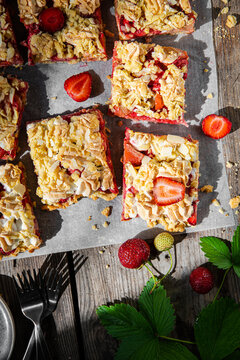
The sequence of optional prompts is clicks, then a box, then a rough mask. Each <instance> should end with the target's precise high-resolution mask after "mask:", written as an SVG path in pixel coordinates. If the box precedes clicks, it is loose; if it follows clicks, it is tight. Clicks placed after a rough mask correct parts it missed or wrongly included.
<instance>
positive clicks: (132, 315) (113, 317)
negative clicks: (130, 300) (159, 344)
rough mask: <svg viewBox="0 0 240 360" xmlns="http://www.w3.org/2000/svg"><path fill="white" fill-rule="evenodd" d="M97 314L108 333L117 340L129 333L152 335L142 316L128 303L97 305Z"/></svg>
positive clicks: (149, 326) (150, 328)
mask: <svg viewBox="0 0 240 360" xmlns="http://www.w3.org/2000/svg"><path fill="white" fill-rule="evenodd" d="M97 315H98V317H99V319H100V321H101V323H102V325H103V326H104V327H105V328H106V329H107V331H108V333H109V334H110V335H112V336H114V337H116V338H117V339H119V340H122V339H124V338H126V337H128V336H130V335H141V336H146V334H149V335H151V336H153V335H154V333H153V330H152V327H151V325H150V324H149V323H148V321H147V320H146V319H145V318H144V316H143V315H142V314H140V313H139V312H138V311H137V310H136V309H135V308H134V307H132V306H130V305H128V304H115V305H111V306H99V307H98V308H97Z"/></svg>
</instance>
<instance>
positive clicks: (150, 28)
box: [115, 0, 197, 40]
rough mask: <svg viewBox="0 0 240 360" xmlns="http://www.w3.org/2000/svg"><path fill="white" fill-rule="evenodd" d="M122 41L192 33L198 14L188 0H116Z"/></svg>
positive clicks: (117, 18) (117, 19)
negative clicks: (142, 37)
mask: <svg viewBox="0 0 240 360" xmlns="http://www.w3.org/2000/svg"><path fill="white" fill-rule="evenodd" d="M115 15H116V21H117V26H118V31H119V38H120V39H121V40H129V39H135V38H137V37H141V36H153V35H159V34H171V35H176V34H179V33H185V34H190V33H192V32H193V31H194V24H195V20H196V17H197V14H196V13H195V11H193V10H192V8H191V4H190V1H189V0H161V1H159V0H131V1H126V0H115Z"/></svg>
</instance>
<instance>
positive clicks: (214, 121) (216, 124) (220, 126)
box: [202, 114, 232, 139]
mask: <svg viewBox="0 0 240 360" xmlns="http://www.w3.org/2000/svg"><path fill="white" fill-rule="evenodd" d="M231 127H232V123H231V121H229V120H228V119H227V118H226V117H225V116H218V115H215V114H212V115H208V116H206V117H205V119H204V120H203V122H202V130H203V132H204V134H205V135H207V136H209V137H211V138H213V139H222V138H223V137H224V136H226V135H227V134H228V133H230V130H231Z"/></svg>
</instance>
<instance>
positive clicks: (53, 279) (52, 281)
mask: <svg viewBox="0 0 240 360" xmlns="http://www.w3.org/2000/svg"><path fill="white" fill-rule="evenodd" d="M46 272H47V270H46V271H45V274H44V276H43V277H42V275H41V272H40V271H39V272H38V278H39V283H40V292H41V293H42V297H43V300H44V310H43V313H42V316H41V320H43V319H45V318H46V317H48V316H49V315H51V314H52V313H53V312H54V311H55V309H56V306H57V303H58V300H59V294H60V289H61V284H62V277H61V275H59V276H58V272H57V271H56V270H54V269H51V270H50V272H49V274H48V275H47V274H46ZM34 275H35V280H36V281H37V277H36V274H34ZM34 335H35V334H34V330H33V332H32V335H31V338H30V340H29V343H28V347H27V349H26V351H25V354H24V357H23V360H30V358H31V353H32V350H33V346H34Z"/></svg>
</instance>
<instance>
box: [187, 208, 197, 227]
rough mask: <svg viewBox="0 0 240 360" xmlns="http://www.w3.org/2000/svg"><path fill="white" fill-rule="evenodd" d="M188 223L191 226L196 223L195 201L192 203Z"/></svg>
mask: <svg viewBox="0 0 240 360" xmlns="http://www.w3.org/2000/svg"><path fill="white" fill-rule="evenodd" d="M188 223H189V224H190V225H192V226H194V225H196V223H197V203H196V202H194V203H193V213H192V215H191V216H190V218H188Z"/></svg>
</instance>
